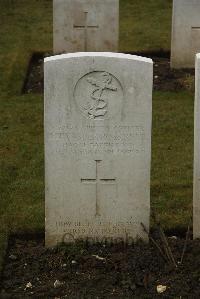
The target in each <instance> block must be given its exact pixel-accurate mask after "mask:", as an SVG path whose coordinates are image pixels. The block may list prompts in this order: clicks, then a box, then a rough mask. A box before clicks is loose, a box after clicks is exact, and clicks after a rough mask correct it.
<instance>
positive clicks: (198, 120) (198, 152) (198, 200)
mask: <svg viewBox="0 0 200 299" xmlns="http://www.w3.org/2000/svg"><path fill="white" fill-rule="evenodd" d="M195 80H196V82H195V108H194V188H193V237H194V238H200V54H197V55H196V66H195Z"/></svg>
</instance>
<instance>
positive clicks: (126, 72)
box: [45, 53, 153, 246]
mask: <svg viewBox="0 0 200 299" xmlns="http://www.w3.org/2000/svg"><path fill="white" fill-rule="evenodd" d="M152 72H153V66H152V60H151V59H147V58H142V57H138V56H131V55H125V54H114V53H74V54H63V55H59V56H54V57H49V58H46V59H45V164H46V165H45V171H46V244H47V246H51V245H55V244H56V243H57V242H60V241H65V242H70V241H73V240H74V239H84V240H86V239H87V240H89V241H90V242H97V241H105V240H107V241H113V242H117V241H120V240H125V241H128V242H130V241H133V239H136V238H137V237H141V238H143V239H145V240H147V239H148V237H147V235H146V234H145V233H144V232H143V230H142V227H141V224H140V223H141V222H142V223H144V225H145V226H146V228H147V230H148V229H149V210H150V160H151V114H152V112H151V110H152Z"/></svg>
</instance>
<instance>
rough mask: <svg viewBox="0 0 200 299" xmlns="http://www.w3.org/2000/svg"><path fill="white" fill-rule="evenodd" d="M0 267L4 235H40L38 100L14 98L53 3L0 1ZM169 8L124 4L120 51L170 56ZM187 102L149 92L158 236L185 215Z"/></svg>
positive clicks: (156, 3)
mask: <svg viewBox="0 0 200 299" xmlns="http://www.w3.org/2000/svg"><path fill="white" fill-rule="evenodd" d="M0 11H1V19H0V22H1V26H0V45H1V47H0V74H1V80H0V226H1V229H0V264H1V261H2V259H3V254H4V252H5V244H6V242H7V236H8V234H9V232H19V231H41V230H43V229H44V166H43V165H44V157H43V98H42V96H41V95H21V94H20V92H21V88H22V86H23V82H24V78H25V75H26V70H27V66H28V62H29V59H30V57H31V55H32V53H33V52H40V51H42V52H51V50H52V0H31V1H28V0H17V1H16V0H1V1H0ZM170 24H171V0H170V1H167V0H165V1H163V0H148V1H147V0H134V1H133V0H123V1H121V4H120V51H126V52H128V51H142V50H143V51H149V50H155V51H159V50H160V49H163V50H166V51H167V50H169V49H170V30H171V29H170ZM192 160H193V94H192V93H191V92H189V91H188V92H179V93H167V92H155V93H154V99H153V139H152V179H151V200H152V207H153V209H154V210H155V212H156V214H158V215H159V217H160V219H161V221H162V223H163V224H164V227H165V228H173V227H181V228H185V227H186V226H187V223H188V220H189V218H190V216H191V208H192Z"/></svg>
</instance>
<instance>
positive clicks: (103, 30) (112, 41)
mask: <svg viewBox="0 0 200 299" xmlns="http://www.w3.org/2000/svg"><path fill="white" fill-rule="evenodd" d="M118 31H119V0H54V2H53V39H54V53H55V54H60V53H67V52H68V53H70V52H82V51H84V52H89V51H90V52H91V51H94V52H104V51H111V52H115V51H116V52H117V50H118Z"/></svg>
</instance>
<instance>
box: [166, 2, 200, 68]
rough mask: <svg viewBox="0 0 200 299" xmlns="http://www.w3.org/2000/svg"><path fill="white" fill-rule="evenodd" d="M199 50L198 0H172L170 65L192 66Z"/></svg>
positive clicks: (199, 9)
mask: <svg viewBox="0 0 200 299" xmlns="http://www.w3.org/2000/svg"><path fill="white" fill-rule="evenodd" d="M198 52H200V1H199V0H174V2H173V20H172V43H171V67H172V68H194V65H195V54H196V53H198Z"/></svg>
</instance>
